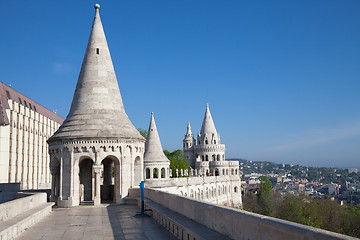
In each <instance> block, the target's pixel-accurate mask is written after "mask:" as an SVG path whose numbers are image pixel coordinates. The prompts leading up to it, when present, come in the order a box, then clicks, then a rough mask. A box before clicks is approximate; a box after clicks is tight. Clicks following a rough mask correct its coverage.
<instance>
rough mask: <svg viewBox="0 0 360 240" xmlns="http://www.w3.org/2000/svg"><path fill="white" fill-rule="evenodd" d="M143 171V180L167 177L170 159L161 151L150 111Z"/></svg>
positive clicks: (152, 114)
mask: <svg viewBox="0 0 360 240" xmlns="http://www.w3.org/2000/svg"><path fill="white" fill-rule="evenodd" d="M144 171H145V173H144V175H145V181H149V180H154V179H160V178H162V179H166V178H169V172H170V160H169V159H168V158H167V157H166V156H165V154H164V152H163V149H162V146H161V142H160V138H159V133H158V131H157V127H156V124H155V119H154V113H151V119H150V125H149V131H148V136H147V139H146V143H145V153H144Z"/></svg>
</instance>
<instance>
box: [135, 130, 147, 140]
mask: <svg viewBox="0 0 360 240" xmlns="http://www.w3.org/2000/svg"><path fill="white" fill-rule="evenodd" d="M137 130H138V131H139V133H140V134H141V136H143V137H144V138H145V139H147V135H148V132H147V131H146V130H144V129H142V128H138V129H137Z"/></svg>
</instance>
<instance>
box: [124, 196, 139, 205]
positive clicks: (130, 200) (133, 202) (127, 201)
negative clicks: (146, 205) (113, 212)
mask: <svg viewBox="0 0 360 240" xmlns="http://www.w3.org/2000/svg"><path fill="white" fill-rule="evenodd" d="M124 204H126V205H138V200H137V199H136V198H129V197H126V198H124Z"/></svg>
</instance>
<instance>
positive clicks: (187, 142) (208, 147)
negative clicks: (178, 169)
mask: <svg viewBox="0 0 360 240" xmlns="http://www.w3.org/2000/svg"><path fill="white" fill-rule="evenodd" d="M193 143H194V140H193V135H192V133H191V128H190V124H188V128H187V132H186V134H185V138H184V140H183V149H184V155H185V159H186V160H187V161H188V162H189V163H190V166H191V167H192V168H194V169H195V170H196V171H197V173H198V174H200V175H213V176H221V175H229V162H228V161H225V145H224V144H221V142H220V135H219V134H218V133H217V131H216V128H215V124H214V121H213V119H212V117H211V113H210V109H209V105H208V104H207V105H206V111H205V116H204V120H203V123H202V126H201V131H200V133H199V134H198V136H197V144H193ZM236 172H237V171H236Z"/></svg>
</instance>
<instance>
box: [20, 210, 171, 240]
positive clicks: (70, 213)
mask: <svg viewBox="0 0 360 240" xmlns="http://www.w3.org/2000/svg"><path fill="white" fill-rule="evenodd" d="M137 211H139V209H138V208H137V207H136V206H134V205H115V204H111V205H108V204H102V205H101V206H100V207H93V206H79V207H74V208H67V209H66V208H53V212H52V213H51V214H50V215H49V216H47V217H46V218H44V219H43V220H42V221H41V222H39V223H37V224H36V225H34V226H32V227H31V228H30V229H28V230H26V231H25V232H24V233H22V234H21V235H20V236H19V237H18V238H17V239H21V240H31V239H42V240H45V239H48V240H56V239H67V240H71V239H86V240H92V239H94V240H95V239H96V240H98V239H106V240H107V239H109V240H110V239H157V240H161V239H176V238H175V237H174V236H173V235H172V234H171V233H170V232H168V231H167V230H166V229H165V228H163V227H162V226H161V225H160V224H158V223H157V222H156V221H155V220H153V219H152V218H151V217H141V216H135V214H136V212H137Z"/></svg>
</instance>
